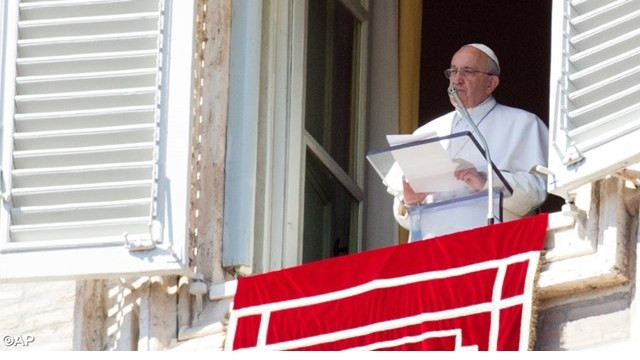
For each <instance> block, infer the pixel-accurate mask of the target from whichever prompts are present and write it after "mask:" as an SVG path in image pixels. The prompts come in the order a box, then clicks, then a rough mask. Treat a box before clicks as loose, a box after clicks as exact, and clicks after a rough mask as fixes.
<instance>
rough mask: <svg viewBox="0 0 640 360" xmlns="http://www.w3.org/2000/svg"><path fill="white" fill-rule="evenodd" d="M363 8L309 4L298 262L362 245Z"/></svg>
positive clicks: (337, 3) (331, 3)
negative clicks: (303, 161)
mask: <svg viewBox="0 0 640 360" xmlns="http://www.w3.org/2000/svg"><path fill="white" fill-rule="evenodd" d="M366 14H367V12H366V10H365V9H364V8H363V7H362V6H361V5H360V3H358V2H356V1H345V2H341V1H337V0H335V1H326V2H324V1H323V2H318V1H310V2H309V9H308V17H307V52H306V83H305V85H306V89H305V97H306V100H305V143H306V157H305V187H304V233H303V244H302V261H303V262H310V261H315V260H320V259H324V258H328V257H332V256H338V255H344V254H348V253H353V252H356V251H358V250H360V247H361V245H360V243H361V240H360V238H361V232H362V231H361V227H362V219H361V218H362V209H361V206H362V201H363V198H364V195H363V194H364V193H363V191H362V189H361V184H362V180H361V179H362V175H361V174H362V172H363V163H362V161H361V159H362V158H363V157H364V156H363V152H364V150H363V147H364V143H363V140H362V139H363V136H364V135H363V134H364V122H363V119H364V118H363V114H362V112H361V109H362V108H361V107H360V106H362V104H363V102H364V99H363V97H362V93H360V92H359V91H358V89H359V86H361V84H362V82H363V81H364V78H363V77H362V76H361V72H360V70H361V68H360V66H362V65H363V62H364V59H363V57H364V56H365V53H363V52H362V51H361V50H362V49H361V48H360V46H362V42H363V41H365V39H364V38H363V37H362V34H363V33H366V32H365V30H364V28H365V26H366V25H363V24H362V21H363V20H364V18H358V16H359V15H360V16H361V17H363V16H366Z"/></svg>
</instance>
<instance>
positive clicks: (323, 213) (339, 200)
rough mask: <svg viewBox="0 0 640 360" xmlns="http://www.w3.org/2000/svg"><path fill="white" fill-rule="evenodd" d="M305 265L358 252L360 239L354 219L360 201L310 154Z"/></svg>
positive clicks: (306, 201) (306, 204) (304, 242)
mask: <svg viewBox="0 0 640 360" xmlns="http://www.w3.org/2000/svg"><path fill="white" fill-rule="evenodd" d="M306 162H307V167H306V181H305V201H304V204H305V205H304V235H303V236H304V239H303V245H302V249H303V250H302V252H303V254H302V261H303V262H304V263H307V262H310V261H316V260H321V259H324V258H329V257H333V256H339V255H345V254H348V253H350V252H354V251H355V248H353V249H351V248H350V244H355V243H356V241H351V239H352V238H354V237H355V236H356V231H354V230H353V229H355V221H356V219H355V218H353V217H352V216H351V214H352V213H353V212H352V209H354V208H355V204H356V200H355V199H354V198H353V197H352V196H351V195H350V194H349V192H348V191H347V189H346V188H345V187H344V186H342V185H341V184H340V182H339V181H338V180H337V179H336V178H335V177H334V176H332V175H331V174H330V173H329V171H328V170H327V169H326V168H325V167H324V166H323V165H322V164H321V163H320V161H318V159H317V158H316V157H315V156H314V155H313V154H312V153H311V152H309V151H307V160H306Z"/></svg>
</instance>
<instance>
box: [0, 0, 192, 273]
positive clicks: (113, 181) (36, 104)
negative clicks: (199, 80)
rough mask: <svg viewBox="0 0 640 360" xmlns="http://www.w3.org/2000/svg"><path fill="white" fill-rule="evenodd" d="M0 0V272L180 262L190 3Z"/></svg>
mask: <svg viewBox="0 0 640 360" xmlns="http://www.w3.org/2000/svg"><path fill="white" fill-rule="evenodd" d="M7 1H8V2H7V3H5V2H4V1H3V5H2V6H4V11H3V13H4V21H5V24H6V25H5V28H4V31H3V32H2V33H1V34H2V35H3V41H2V44H4V50H3V65H4V68H3V73H2V77H3V79H4V87H3V91H2V95H3V96H2V108H3V127H2V134H3V150H2V155H3V161H2V172H3V173H2V191H3V200H2V202H3V203H2V205H3V206H2V209H1V210H0V221H1V223H0V225H1V226H0V230H2V234H1V235H0V279H2V278H3V277H8V278H11V277H12V276H13V277H14V275H15V276H17V277H20V276H22V274H23V273H22V272H21V271H20V269H16V267H20V266H21V265H20V264H23V263H26V262H29V263H30V266H32V267H33V266H34V263H35V262H37V261H39V260H34V259H42V258H41V257H37V256H36V254H37V253H38V252H40V255H38V256H45V255H46V256H48V257H44V258H46V259H59V260H60V261H67V262H68V261H69V260H68V259H73V260H71V262H72V264H67V265H78V267H77V269H76V270H73V271H71V270H70V271H61V270H60V269H59V268H57V267H56V268H53V269H51V268H50V269H37V271H35V270H34V271H30V272H29V275H25V276H27V277H29V276H31V277H40V276H44V277H48V276H49V275H50V277H56V276H57V275H51V274H52V273H55V274H59V275H60V276H67V275H69V274H80V273H82V274H84V275H86V274H95V275H96V276H101V275H104V274H123V273H127V274H129V273H139V272H140V271H145V270H149V269H151V270H152V271H165V272H166V271H173V272H176V271H181V270H184V263H185V260H186V258H187V257H186V243H187V241H186V238H187V231H186V228H187V220H186V217H187V216H188V214H187V212H188V210H187V206H188V192H189V187H188V179H189V176H190V175H189V158H190V124H191V105H190V104H191V101H192V99H191V98H192V96H191V84H192V66H193V64H192V62H193V40H194V39H193V28H194V21H195V20H194V9H195V5H194V1H193V0H189V1H184V2H182V1H181V2H179V4H178V5H179V6H178V7H176V6H173V5H171V4H173V2H170V1H168V2H166V3H165V0H84V1H79V0H57V1H33V0H31V1H29V0H21V1H18V0H7ZM170 5H171V6H170ZM165 6H167V7H168V9H165ZM169 30H171V31H169ZM171 66H172V67H171ZM170 67H171V71H169V68H170ZM168 84H172V86H171V89H169V86H168ZM169 133H171V135H170V136H169ZM83 249H84V250H86V251H85V252H75V251H76V250H83ZM49 250H54V251H49ZM136 250H144V251H141V252H142V253H143V254H140V251H136ZM47 251H49V252H48V253H47ZM7 255H13V256H7ZM31 255H34V257H33V258H28V256H31ZM123 255H126V256H124V257H123ZM65 256H66V257H65ZM64 259H67V260H64ZM150 259H153V261H150ZM35 265H37V264H35ZM65 266H66V265H65ZM89 268H91V269H93V270H91V269H89ZM46 271H49V273H46ZM83 271H86V273H83ZM43 272H44V275H43Z"/></svg>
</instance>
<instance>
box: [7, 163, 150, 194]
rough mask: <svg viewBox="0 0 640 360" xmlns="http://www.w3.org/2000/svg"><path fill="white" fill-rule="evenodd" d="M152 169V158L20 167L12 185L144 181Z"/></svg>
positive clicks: (33, 185) (32, 185)
mask: <svg viewBox="0 0 640 360" xmlns="http://www.w3.org/2000/svg"><path fill="white" fill-rule="evenodd" d="M152 169H153V162H151V161H142V162H128V163H112V164H104V165H88V166H68V167H55V168H34V169H23V170H16V171H14V172H13V184H14V187H16V188H25V187H42V186H61V185H74V184H83V183H98V182H102V181H106V182H115V181H123V180H124V181H126V180H144V179H149V178H151V176H152Z"/></svg>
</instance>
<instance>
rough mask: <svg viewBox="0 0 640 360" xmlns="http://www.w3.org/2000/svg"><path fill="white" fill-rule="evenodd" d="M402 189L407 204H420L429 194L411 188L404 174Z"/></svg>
mask: <svg viewBox="0 0 640 360" xmlns="http://www.w3.org/2000/svg"><path fill="white" fill-rule="evenodd" d="M402 190H403V193H404V204H405V205H411V206H413V205H418V204H420V203H421V202H422V201H424V199H426V198H427V195H428V194H427V193H417V192H415V191H413V188H411V185H409V183H408V182H407V180H406V179H405V177H404V176H403V177H402Z"/></svg>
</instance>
